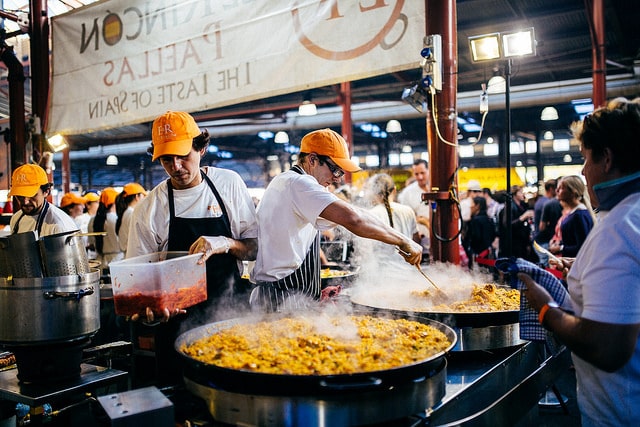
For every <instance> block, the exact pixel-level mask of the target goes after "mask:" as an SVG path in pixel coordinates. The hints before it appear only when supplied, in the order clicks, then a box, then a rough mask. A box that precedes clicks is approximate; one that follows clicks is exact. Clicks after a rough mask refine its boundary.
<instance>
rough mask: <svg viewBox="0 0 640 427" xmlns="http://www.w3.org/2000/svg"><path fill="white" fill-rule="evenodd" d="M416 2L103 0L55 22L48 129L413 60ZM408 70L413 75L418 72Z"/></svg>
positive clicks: (275, 90)
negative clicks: (413, 72) (412, 72)
mask: <svg viewBox="0 0 640 427" xmlns="http://www.w3.org/2000/svg"><path fill="white" fill-rule="evenodd" d="M424 33H425V10H424V1H419V0H342V1H340V0H298V1H295V0H182V1H181V0H149V1H132V0H108V1H102V2H98V3H94V4H91V5H89V6H86V7H83V8H81V9H77V10H75V11H73V12H71V13H68V14H64V15H60V16H58V17H55V18H53V19H52V40H53V60H52V69H53V81H52V84H51V99H50V111H49V118H48V125H47V132H48V133H54V132H59V133H62V134H78V133H86V132H91V131H96V130H100V129H107V128H113V127H119V126H124V125H130V124H136V123H141V122H146V121H151V120H153V119H154V118H155V117H157V116H158V115H160V114H162V113H164V112H165V111H167V110H175V111H188V112H195V111H203V110H210V109H214V108H218V107H222V106H226V105H232V104H239V103H242V102H246V101H251V100H255V99H261V98H266V97H270V96H275V95H282V94H286V93H290V92H297V91H301V90H305V89H310V88H314V87H320V86H326V85H331V84H336V83H340V82H344V81H353V80H358V79H362V78H367V77H372V76H376V75H380V74H386V73H391V72H394V71H399V70H406V69H411V68H416V69H417V68H418V67H419V62H420V50H421V49H422V39H423V37H424ZM416 77H417V76H416Z"/></svg>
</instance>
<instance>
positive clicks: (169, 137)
mask: <svg viewBox="0 0 640 427" xmlns="http://www.w3.org/2000/svg"><path fill="white" fill-rule="evenodd" d="M201 133H202V132H201V131H200V128H199V127H198V125H197V124H196V121H195V120H194V119H193V117H191V115H190V114H189V113H184V112H181V111H167V112H166V113H164V114H163V115H161V116H160V117H158V118H157V119H155V120H154V121H153V128H152V129H151V142H152V143H153V158H152V160H156V159H157V158H158V157H160V156H186V155H187V154H189V152H190V151H191V147H192V145H193V138H195V137H196V136H198V135H200V134H201Z"/></svg>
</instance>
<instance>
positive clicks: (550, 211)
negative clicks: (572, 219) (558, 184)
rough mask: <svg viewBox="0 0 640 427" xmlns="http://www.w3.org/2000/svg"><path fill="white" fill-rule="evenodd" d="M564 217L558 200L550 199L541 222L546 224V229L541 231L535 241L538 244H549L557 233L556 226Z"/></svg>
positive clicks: (543, 210) (543, 209)
mask: <svg viewBox="0 0 640 427" xmlns="http://www.w3.org/2000/svg"><path fill="white" fill-rule="evenodd" d="M561 216H562V206H560V201H559V200H558V199H555V198H553V199H550V200H549V201H548V202H547V203H545V204H544V206H543V208H542V216H541V217H540V221H541V222H544V223H545V224H546V226H545V229H544V230H542V231H540V232H539V233H538V234H537V235H536V237H535V241H536V242H538V243H548V242H549V241H550V240H551V238H552V237H553V235H554V233H555V231H556V224H557V223H558V220H559V219H560V217H561Z"/></svg>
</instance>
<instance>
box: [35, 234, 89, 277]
mask: <svg viewBox="0 0 640 427" xmlns="http://www.w3.org/2000/svg"><path fill="white" fill-rule="evenodd" d="M82 236H83V234H81V233H78V232H77V231H71V232H65V233H58V234H51V235H48V236H42V237H41V238H40V240H39V244H40V256H41V258H42V265H43V268H44V275H45V276H46V277H56V276H68V275H72V274H86V273H89V271H90V269H89V259H88V258H87V249H86V248H85V244H84V240H83V239H82Z"/></svg>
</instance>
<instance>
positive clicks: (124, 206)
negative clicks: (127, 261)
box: [116, 182, 147, 252]
mask: <svg viewBox="0 0 640 427" xmlns="http://www.w3.org/2000/svg"><path fill="white" fill-rule="evenodd" d="M145 197H147V190H145V189H144V187H143V186H142V185H140V184H138V183H137V182H130V183H128V184H125V185H124V187H122V193H120V195H119V196H118V200H117V204H116V214H117V215H118V221H117V222H116V233H118V240H119V242H120V250H122V252H126V251H127V244H128V242H129V228H130V227H131V215H132V214H133V208H135V207H136V205H137V204H138V202H139V201H140V200H142V199H144V198H145Z"/></svg>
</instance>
